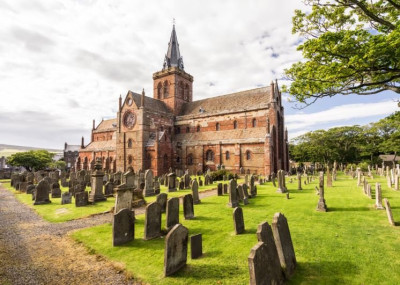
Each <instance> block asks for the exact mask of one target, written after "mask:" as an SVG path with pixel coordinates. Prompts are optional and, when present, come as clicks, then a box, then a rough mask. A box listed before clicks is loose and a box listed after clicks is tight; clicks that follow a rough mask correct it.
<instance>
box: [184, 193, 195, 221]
mask: <svg viewBox="0 0 400 285" xmlns="http://www.w3.org/2000/svg"><path fill="white" fill-rule="evenodd" d="M183 215H184V217H185V220H190V219H193V218H194V207H193V197H192V194H187V195H185V196H184V197H183Z"/></svg>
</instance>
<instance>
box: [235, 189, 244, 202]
mask: <svg viewBox="0 0 400 285" xmlns="http://www.w3.org/2000/svg"><path fill="white" fill-rule="evenodd" d="M236 192H237V194H236V196H237V197H238V200H239V202H243V199H244V194H243V188H242V185H237V187H236Z"/></svg>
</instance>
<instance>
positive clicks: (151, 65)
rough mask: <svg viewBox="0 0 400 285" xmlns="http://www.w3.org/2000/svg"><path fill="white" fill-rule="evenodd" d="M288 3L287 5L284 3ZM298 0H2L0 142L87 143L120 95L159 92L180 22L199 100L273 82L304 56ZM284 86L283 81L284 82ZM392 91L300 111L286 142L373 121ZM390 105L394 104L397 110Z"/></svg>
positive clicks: (387, 107)
mask: <svg viewBox="0 0 400 285" xmlns="http://www.w3.org/2000/svg"><path fill="white" fill-rule="evenodd" d="M282 3H284V5H283V4H282ZM302 5H303V4H302V1H299V0H285V1H284V2H282V1H277V0H268V1H265V0H251V1H230V0H221V1H214V0H203V1H185V0H171V1H156V0H147V1H137V0H130V1H128V0H121V1H114V0H102V1H95V0H75V1H74V0H70V1H61V0H54V1H46V0H18V1H14V0H5V1H4V0H3V1H1V2H0V38H1V39H2V40H1V41H0V99H1V102H2V103H1V104H0V134H1V135H0V143H3V144H14V145H27V146H35V147H47V148H58V149H61V148H63V145H64V142H68V143H69V144H80V138H81V137H82V136H84V137H85V140H86V142H88V140H89V137H90V130H91V126H92V120H93V119H95V120H96V122H97V123H99V122H100V121H101V119H102V118H110V117H115V116H116V111H117V104H118V97H119V96H120V94H122V95H123V96H124V95H125V94H126V93H127V92H128V90H132V91H134V92H141V90H142V89H143V88H144V89H145V91H146V95H147V96H152V95H153V94H152V93H153V92H152V74H153V73H154V72H156V71H159V70H160V69H161V68H162V63H163V59H164V55H165V53H166V51H167V45H168V40H169V37H170V33H171V29H172V19H173V18H175V19H176V30H177V35H178V41H179V44H180V50H181V55H182V56H183V61H184V64H185V70H186V71H187V72H188V73H190V74H192V75H193V76H194V100H200V99H204V98H209V97H213V96H218V95H223V94H228V93H232V92H237V91H241V90H246V89H251V88H256V87H259V86H266V85H269V84H270V82H271V80H274V79H276V78H277V79H278V80H279V79H281V78H282V75H283V70H284V68H287V67H289V66H290V65H291V64H292V63H294V62H296V61H299V60H301V59H302V57H301V54H300V53H299V52H297V51H296V47H297V45H298V44H299V43H300V42H301V38H299V37H298V36H297V35H292V33H291V29H292V25H291V18H292V16H293V14H294V9H296V8H297V9H298V8H301V9H304V8H305V7H303V6H302ZM283 83H284V82H282V81H280V82H279V84H280V85H282V84H283ZM394 99H399V95H398V94H395V93H390V92H388V94H377V95H373V96H368V97H367V96H346V97H344V96H335V97H334V98H330V99H323V100H320V101H317V102H316V103H315V104H314V105H312V106H310V107H308V108H306V109H303V110H295V109H292V108H291V104H289V103H285V107H286V111H285V113H286V119H285V120H286V122H287V127H288V130H289V137H291V138H293V137H294V136H295V135H299V134H301V133H304V132H306V131H310V130H314V129H321V128H329V127H332V126H339V125H348V124H365V123H368V122H371V121H376V120H378V119H380V118H383V117H385V116H387V115H389V114H390V113H392V112H394V111H395V110H397V109H398V108H397V105H396V103H394V102H393V100H394ZM391 103H393V104H391Z"/></svg>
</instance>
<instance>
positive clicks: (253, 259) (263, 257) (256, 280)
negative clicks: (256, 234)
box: [248, 242, 284, 285]
mask: <svg viewBox="0 0 400 285" xmlns="http://www.w3.org/2000/svg"><path fill="white" fill-rule="evenodd" d="M274 247H275V244H267V243H263V242H258V243H257V244H256V245H255V246H254V247H253V248H252V249H251V251H250V255H249V257H248V262H249V273H250V285H259V284H265V285H269V284H271V285H272V284H275V285H280V284H284V278H283V274H282V269H281V266H280V263H279V258H278V256H277V255H276V256H274V254H271V253H273V252H274V250H275V254H276V248H274Z"/></svg>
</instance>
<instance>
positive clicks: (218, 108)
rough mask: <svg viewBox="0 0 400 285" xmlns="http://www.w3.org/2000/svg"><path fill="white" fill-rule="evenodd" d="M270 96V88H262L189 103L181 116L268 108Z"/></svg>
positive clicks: (185, 105) (184, 107) (183, 108)
mask: <svg viewBox="0 0 400 285" xmlns="http://www.w3.org/2000/svg"><path fill="white" fill-rule="evenodd" d="M270 94H271V88H270V87H262V88H257V89H251V90H246V91H241V92H237V93H232V94H227V95H222V96H218V97H213V98H207V99H203V100H199V101H194V102H189V103H185V104H184V105H183V107H182V110H181V113H180V114H179V116H188V115H191V116H196V115H216V114H218V113H225V112H228V113H230V112H235V111H238V112H242V111H243V110H250V109H256V108H267V107H268V103H270V101H271V98H270V97H271V95H270Z"/></svg>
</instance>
